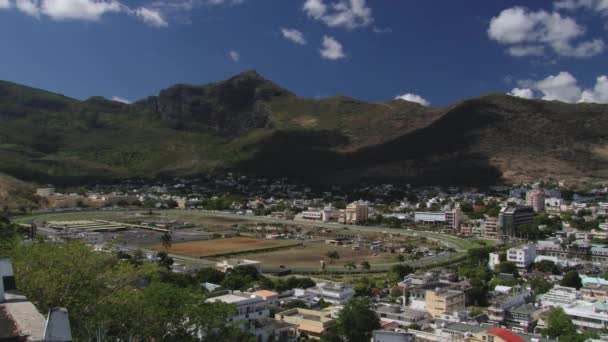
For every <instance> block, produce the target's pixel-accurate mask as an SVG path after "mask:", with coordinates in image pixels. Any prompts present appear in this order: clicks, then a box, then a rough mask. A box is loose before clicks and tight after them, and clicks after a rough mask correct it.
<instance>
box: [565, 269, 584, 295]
mask: <svg viewBox="0 0 608 342" xmlns="http://www.w3.org/2000/svg"><path fill="white" fill-rule="evenodd" d="M559 284H560V285H561V286H567V287H574V288H575V289H577V290H578V289H580V288H581V287H582V286H583V282H582V280H581V277H580V276H579V275H578V272H576V271H568V272H566V274H564V277H563V278H562V281H561V282H560V283H559Z"/></svg>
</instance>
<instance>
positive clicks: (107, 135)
mask: <svg viewBox="0 0 608 342" xmlns="http://www.w3.org/2000/svg"><path fill="white" fill-rule="evenodd" d="M605 132H608V105H599V104H565V103H561V102H557V101H543V100H526V99H521V98H516V97H513V96H510V95H507V94H486V95H482V96H480V97H475V98H470V99H465V100H461V101H458V102H456V103H454V104H451V105H449V106H446V107H424V106H421V105H420V104H417V103H413V102H408V101H405V100H391V101H388V102H384V103H370V102H365V101H359V100H356V99H353V98H350V97H347V96H334V97H328V98H322V99H308V98H302V97H298V96H297V95H295V94H294V93H292V92H291V91H289V90H286V89H284V88H282V87H280V86H279V85H277V84H276V83H274V82H272V81H269V80H267V79H266V78H264V77H263V76H261V75H259V74H258V73H257V72H255V71H247V72H244V73H242V74H239V75H236V76H234V77H231V78H229V79H227V80H224V81H219V82H214V83H210V84H205V85H188V84H177V85H174V86H171V87H168V88H166V89H163V90H161V91H160V92H159V93H158V94H157V95H156V96H150V97H146V98H143V99H141V100H138V101H136V102H134V103H132V104H124V103H121V102H116V101H112V100H108V99H105V98H101V97H90V98H88V99H86V100H84V101H80V100H76V99H71V98H69V97H66V96H63V95H61V94H56V93H52V92H47V91H44V90H40V89H36V88H31V87H27V86H21V85H18V84H15V83H11V82H4V81H2V82H0V172H5V173H7V174H10V175H13V176H16V177H18V178H21V179H25V180H33V181H39V182H44V183H46V182H54V183H58V184H63V183H65V184H75V183H79V182H91V181H112V180H116V179H124V178H131V177H148V178H154V177H159V176H195V175H197V174H200V173H213V172H224V171H227V170H234V171H240V172H246V173H251V174H256V175H260V176H270V177H275V176H276V177H279V176H289V177H293V178H298V179H302V180H305V181H308V182H313V183H355V182H360V181H362V180H366V181H367V180H369V181H389V180H390V181H396V182H411V183H417V184H441V183H444V184H448V183H454V184H462V183H465V184H477V183H479V184H492V183H500V182H515V181H524V180H530V179H565V180H568V181H570V182H594V181H604V180H606V178H608V133H605Z"/></svg>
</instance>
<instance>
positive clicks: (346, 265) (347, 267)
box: [344, 261, 357, 282]
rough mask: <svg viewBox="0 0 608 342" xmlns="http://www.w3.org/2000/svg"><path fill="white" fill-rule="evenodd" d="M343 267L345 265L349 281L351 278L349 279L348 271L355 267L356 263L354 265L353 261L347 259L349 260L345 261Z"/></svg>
mask: <svg viewBox="0 0 608 342" xmlns="http://www.w3.org/2000/svg"><path fill="white" fill-rule="evenodd" d="M344 267H345V268H346V269H348V278H349V280H348V281H349V282H350V281H351V280H352V279H351V275H350V272H351V271H352V270H353V269H355V268H357V265H355V263H354V262H352V261H349V262H347V263H346V264H344Z"/></svg>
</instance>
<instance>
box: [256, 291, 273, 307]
mask: <svg viewBox="0 0 608 342" xmlns="http://www.w3.org/2000/svg"><path fill="white" fill-rule="evenodd" d="M253 295H254V296H256V297H260V298H262V299H263V300H265V301H266V302H267V303H268V305H270V306H277V305H279V294H278V293H276V292H274V291H268V290H260V291H256V292H254V293H253Z"/></svg>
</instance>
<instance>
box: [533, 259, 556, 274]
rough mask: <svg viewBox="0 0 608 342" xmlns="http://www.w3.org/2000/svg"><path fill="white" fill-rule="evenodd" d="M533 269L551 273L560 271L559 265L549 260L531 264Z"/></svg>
mask: <svg viewBox="0 0 608 342" xmlns="http://www.w3.org/2000/svg"><path fill="white" fill-rule="evenodd" d="M533 269H535V270H537V271H539V272H543V273H551V274H555V275H559V274H561V273H562V270H561V267H559V265H556V264H555V263H554V262H553V261H551V260H541V261H539V262H537V263H535V264H534V265H533Z"/></svg>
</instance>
